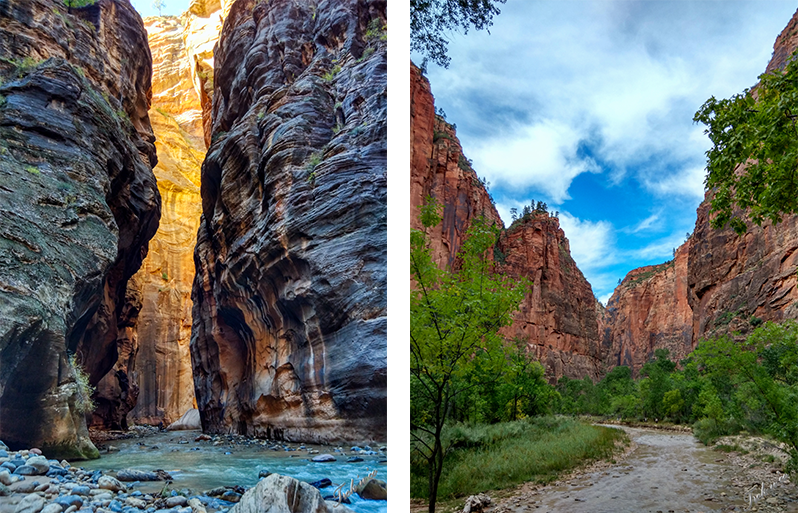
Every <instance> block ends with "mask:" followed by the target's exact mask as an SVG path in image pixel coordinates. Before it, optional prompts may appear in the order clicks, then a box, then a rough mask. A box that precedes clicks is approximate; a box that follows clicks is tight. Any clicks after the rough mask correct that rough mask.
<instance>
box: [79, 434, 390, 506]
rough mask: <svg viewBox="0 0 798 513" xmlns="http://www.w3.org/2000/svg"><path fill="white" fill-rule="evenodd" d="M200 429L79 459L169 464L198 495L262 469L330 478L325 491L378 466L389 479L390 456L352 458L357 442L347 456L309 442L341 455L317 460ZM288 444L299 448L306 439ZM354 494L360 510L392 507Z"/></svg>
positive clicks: (249, 479) (152, 488) (178, 483)
mask: <svg viewBox="0 0 798 513" xmlns="http://www.w3.org/2000/svg"><path fill="white" fill-rule="evenodd" d="M199 434H200V432H199V431H171V432H165V433H159V434H156V435H152V436H147V437H145V438H131V439H123V440H112V441H109V442H107V445H110V446H114V447H116V448H118V449H119V451H118V452H111V453H108V454H105V453H102V455H101V457H100V459H98V460H93V461H88V462H80V463H78V462H76V463H75V464H76V465H78V466H82V467H83V468H86V469H91V470H95V469H100V470H113V471H116V470H121V469H124V468H132V469H137V470H155V469H163V470H166V471H167V472H169V473H170V474H171V475H172V477H173V478H174V482H173V483H172V485H171V486H170V489H173V490H178V491H180V490H182V489H184V488H188V489H189V490H191V494H192V495H197V494H201V493H202V492H203V491H205V490H209V489H211V488H216V487H219V486H234V485H241V486H245V487H251V486H254V485H255V484H256V483H257V482H258V473H259V472H260V471H261V470H267V471H269V472H272V473H277V474H284V475H287V476H291V477H294V478H296V479H299V480H300V481H306V482H314V481H319V480H321V479H323V478H328V479H330V480H331V481H332V482H333V486H331V487H327V488H324V489H322V490H321V493H322V495H325V496H326V495H332V494H333V491H334V489H335V487H336V486H337V485H340V484H342V483H346V485H345V486H344V488H343V489H344V490H347V489H349V486H350V483H351V480H354V482H355V483H357V482H358V480H360V479H361V478H363V477H365V476H366V475H367V474H369V473H370V472H372V471H374V470H376V471H377V473H376V476H375V477H376V478H377V479H381V480H383V481H387V463H385V457H384V456H375V455H371V456H370V455H362V454H358V456H360V457H361V458H363V460H364V461H362V462H357V463H346V459H347V457H348V456H351V455H355V454H350V448H351V445H350V446H344V447H343V448H344V450H345V452H346V453H347V456H341V455H340V454H339V453H337V452H334V450H335V447H331V446H319V445H312V444H304V445H305V446H306V448H307V449H315V450H318V451H319V452H320V453H321V454H324V453H330V454H333V455H334V456H335V457H336V459H337V460H338V461H335V462H331V463H314V462H312V461H310V458H312V457H313V455H308V452H307V450H294V451H284V450H281V451H273V450H270V449H269V448H268V447H264V446H263V445H260V444H259V443H257V441H252V443H249V444H247V443H243V444H230V443H224V444H221V445H213V443H212V442H208V441H201V442H195V441H194V438H195V437H196V436H197V435H199ZM286 445H289V446H290V447H292V448H294V449H297V448H298V447H299V445H300V444H295V443H291V444H286ZM163 486H164V483H163V482H152V483H141V484H140V485H138V486H137V488H136V489H139V490H141V491H142V492H144V493H153V492H155V493H157V492H159V491H161V489H162V488H163ZM349 500H350V501H351V502H352V503H351V504H350V505H349V508H351V509H353V510H354V511H357V512H360V513H385V512H387V510H388V507H387V504H386V501H368V500H362V499H360V497H358V496H357V494H354V493H353V494H352V495H351V496H350V497H349Z"/></svg>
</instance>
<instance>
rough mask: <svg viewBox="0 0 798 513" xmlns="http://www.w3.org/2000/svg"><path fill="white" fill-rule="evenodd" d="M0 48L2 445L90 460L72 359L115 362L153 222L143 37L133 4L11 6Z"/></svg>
mask: <svg viewBox="0 0 798 513" xmlns="http://www.w3.org/2000/svg"><path fill="white" fill-rule="evenodd" d="M0 55H2V56H3V59H2V60H0V73H2V76H3V79H2V80H0V83H2V85H0V439H2V440H3V441H4V442H6V443H7V444H8V445H9V446H12V447H32V446H37V447H40V448H41V449H42V450H44V451H45V454H47V455H48V456H49V457H68V458H73V459H74V458H81V457H92V456H96V454H97V451H96V449H95V448H94V447H93V446H92V445H91V442H90V441H89V440H88V437H87V431H86V424H85V420H84V417H83V415H82V413H81V411H80V410H81V409H82V408H81V403H83V400H84V399H85V393H82V391H81V389H80V387H79V385H78V380H77V379H76V371H75V369H74V368H73V367H72V366H71V365H70V363H69V358H68V355H70V354H71V355H75V358H76V360H77V362H78V364H79V365H80V366H82V367H83V368H84V369H85V370H86V372H87V373H88V375H89V377H90V379H91V381H92V382H93V383H95V384H96V383H97V382H98V381H99V380H100V378H101V377H102V376H103V375H105V374H106V373H107V372H108V370H109V369H110V368H111V367H112V366H113V365H114V362H115V361H116V360H117V338H124V336H122V337H120V336H119V334H120V331H121V332H124V331H125V330H126V326H127V323H128V322H129V319H130V317H131V315H132V312H129V311H126V308H125V305H126V304H127V303H126V301H125V296H126V285H127V282H128V280H129V278H130V277H131V276H132V275H133V274H134V273H135V272H136V271H137V270H138V268H139V266H140V265H141V261H142V259H143V258H144V256H145V255H146V252H147V241H148V240H149V239H150V238H151V237H152V235H153V234H154V233H155V231H156V229H157V226H158V217H159V213H160V212H159V210H160V197H159V194H158V190H157V188H156V185H155V177H154V176H153V173H152V166H153V165H154V164H155V162H156V156H155V147H154V145H153V135H152V130H151V127H150V123H149V118H148V115H147V111H148V109H149V96H148V93H149V90H150V73H151V59H150V53H149V51H148V49H147V40H146V34H145V32H144V28H143V26H142V23H141V19H140V18H139V16H138V14H137V13H136V12H135V11H134V10H133V8H132V6H131V5H130V4H129V3H128V2H122V1H119V2H117V1H114V0H100V1H99V2H98V3H97V4H94V5H92V6H89V7H86V8H81V9H72V10H71V12H70V11H69V10H63V11H62V10H61V8H60V5H58V6H54V4H53V3H52V2H47V1H43V0H41V1H37V0H26V1H14V0H11V1H7V2H4V3H3V4H2V6H0ZM45 59H46V60H45ZM83 392H85V390H84V391H83Z"/></svg>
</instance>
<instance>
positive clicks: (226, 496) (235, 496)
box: [219, 490, 241, 502]
mask: <svg viewBox="0 0 798 513" xmlns="http://www.w3.org/2000/svg"><path fill="white" fill-rule="evenodd" d="M219 498H220V499H222V500H223V501H227V502H238V501H240V500H241V494H240V493H237V492H234V491H233V490H227V491H225V492H224V493H223V494H222V495H220V496H219Z"/></svg>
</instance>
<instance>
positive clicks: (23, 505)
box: [14, 493, 44, 513]
mask: <svg viewBox="0 0 798 513" xmlns="http://www.w3.org/2000/svg"><path fill="white" fill-rule="evenodd" d="M42 508H44V498H43V497H40V496H38V495H36V494H35V493H31V494H28V495H26V496H25V497H23V498H22V500H21V501H19V504H17V507H16V508H15V509H14V513H39V512H40V511H41V510H42Z"/></svg>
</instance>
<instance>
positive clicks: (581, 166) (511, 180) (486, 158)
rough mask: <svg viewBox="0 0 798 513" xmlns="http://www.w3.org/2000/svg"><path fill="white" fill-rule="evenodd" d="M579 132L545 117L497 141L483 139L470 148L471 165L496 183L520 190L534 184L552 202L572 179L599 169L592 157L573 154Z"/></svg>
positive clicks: (563, 195)
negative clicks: (580, 157) (483, 140)
mask: <svg viewBox="0 0 798 513" xmlns="http://www.w3.org/2000/svg"><path fill="white" fill-rule="evenodd" d="M578 145H579V134H578V133H577V132H576V131H575V130H574V129H572V128H571V127H569V126H568V125H566V124H564V123H560V122H556V121H552V120H545V121H542V122H540V123H537V124H535V125H532V126H527V127H519V130H518V132H516V133H515V134H514V136H513V137H510V138H505V139H502V141H501V143H500V144H497V143H496V142H495V141H486V142H485V143H484V144H479V143H477V144H475V145H472V146H470V147H469V155H471V156H472V157H473V161H474V168H475V169H478V170H479V173H480V174H481V175H484V176H486V177H487V178H488V180H490V181H491V183H492V184H493V185H495V186H502V187H505V188H516V189H519V190H523V189H527V188H529V187H534V188H536V189H538V190H541V191H543V192H544V193H545V194H546V195H547V196H548V197H550V198H551V200H552V201H553V202H554V203H558V204H559V203H562V202H563V201H565V200H566V199H569V196H568V187H569V186H570V185H571V181H572V180H573V179H574V178H575V177H576V176H578V175H580V174H581V173H584V172H598V171H600V169H599V168H598V166H597V165H596V163H595V162H593V160H592V159H589V158H588V159H577V158H575V157H574V155H575V154H576V150H577V147H578Z"/></svg>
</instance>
